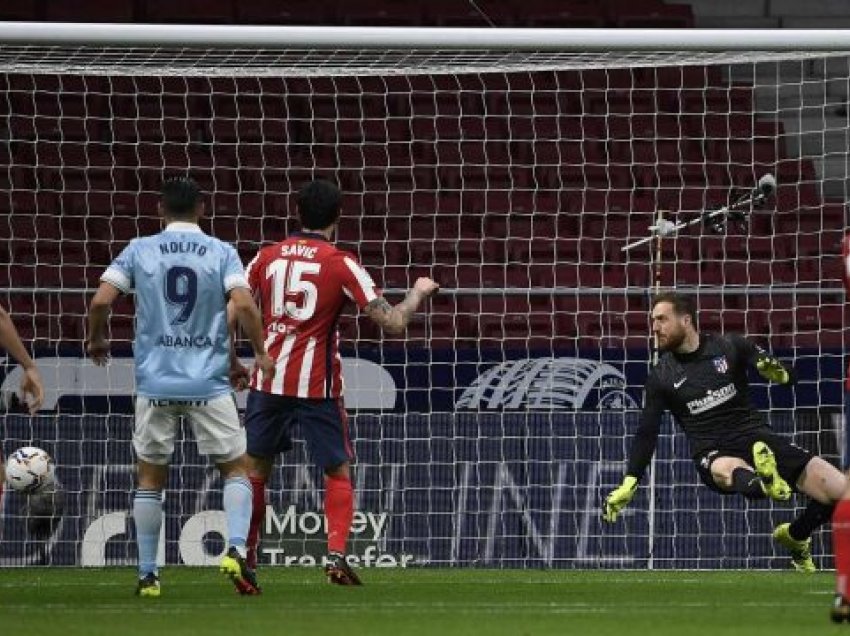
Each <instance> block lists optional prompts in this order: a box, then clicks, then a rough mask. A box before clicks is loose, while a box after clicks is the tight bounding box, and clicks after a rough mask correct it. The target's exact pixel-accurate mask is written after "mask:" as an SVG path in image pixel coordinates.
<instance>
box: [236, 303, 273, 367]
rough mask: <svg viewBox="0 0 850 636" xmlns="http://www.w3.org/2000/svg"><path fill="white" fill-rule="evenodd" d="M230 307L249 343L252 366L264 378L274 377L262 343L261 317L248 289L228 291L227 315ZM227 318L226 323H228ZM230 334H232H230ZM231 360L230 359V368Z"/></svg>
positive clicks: (269, 359) (271, 362)
mask: <svg viewBox="0 0 850 636" xmlns="http://www.w3.org/2000/svg"><path fill="white" fill-rule="evenodd" d="M231 307H232V312H233V315H234V317H235V319H236V322H237V323H238V324H239V326H240V327H242V331H243V332H244V334H245V337H246V338H247V339H248V342H250V343H251V348H252V349H253V350H254V364H255V365H256V366H257V367H258V368H259V369H260V371H262V372H263V374H264V375H265V376H266V377H269V378H271V377H274V373H275V365H274V360H272V359H271V356H269V354H268V352H267V351H266V345H265V343H264V342H263V317H262V316H261V315H260V310H259V308H258V307H257V303H255V302H254V298H253V297H252V296H251V292H250V290H249V289H247V288H245V287H235V288H233V289H231V290H230V293H229V302H228V313H230V311H231V309H230V308H231ZM229 320H230V319H229V318H228V322H229ZM231 334H232V332H231ZM230 343H231V344H230V347H231V356H235V353H236V352H235V350H234V349H233V346H234V345H233V338H232V337H231V339H230ZM232 364H233V358H232V357H231V366H232Z"/></svg>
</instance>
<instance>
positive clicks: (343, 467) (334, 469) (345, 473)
mask: <svg viewBox="0 0 850 636" xmlns="http://www.w3.org/2000/svg"><path fill="white" fill-rule="evenodd" d="M325 476H327V477H330V478H332V479H351V465H350V464H349V463H348V462H342V463H341V464H337V465H336V466H325Z"/></svg>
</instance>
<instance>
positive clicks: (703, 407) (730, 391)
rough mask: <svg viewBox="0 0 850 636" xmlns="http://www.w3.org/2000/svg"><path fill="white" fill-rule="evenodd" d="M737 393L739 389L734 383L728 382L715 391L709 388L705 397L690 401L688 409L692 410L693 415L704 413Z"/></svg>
mask: <svg viewBox="0 0 850 636" xmlns="http://www.w3.org/2000/svg"><path fill="white" fill-rule="evenodd" d="M737 394H738V389H736V388H735V385H734V384H727V385H726V386H724V387H723V388H721V389H717V390H714V391H712V390H710V389H709V390H708V391H707V392H706V394H705V397H704V398H699V399H698V400H691V401H690V402H688V410H689V411H690V412H691V415H697V414H699V413H704V412H705V411H709V410H711V409H713V408H714V407H715V406H719V405H721V404H724V403H725V402H728V401H729V400H731V399H732V398H733V397H735V396H736V395H737Z"/></svg>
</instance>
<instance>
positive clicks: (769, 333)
mask: <svg viewBox="0 0 850 636" xmlns="http://www.w3.org/2000/svg"><path fill="white" fill-rule="evenodd" d="M181 29H182V27H181ZM471 41H475V40H471ZM657 48H658V50H657V51H649V52H647V51H639V50H631V51H621V52H616V51H609V52H600V53H589V52H585V53H571V52H569V51H557V50H554V49H551V48H550V50H548V51H547V50H543V49H541V50H538V51H531V50H525V49H515V50H498V49H497V48H496V47H494V46H492V45H491V46H490V47H489V48H485V47H481V48H475V49H469V50H459V49H456V48H446V49H443V50H441V49H440V48H439V47H438V46H435V47H431V48H424V47H423V48H418V49H404V48H402V47H401V46H396V47H387V48H385V49H383V50H376V49H373V48H359V49H351V48H346V47H344V46H341V45H340V46H339V47H337V48H336V49H333V50H330V49H327V48H312V49H311V48H310V47H306V46H304V47H298V48H291V49H287V48H282V47H271V46H269V47H266V48H263V49H256V48H250V47H239V46H232V47H230V48H228V49H224V48H221V47H207V48H204V47H198V48H175V47H173V46H172V47H169V46H168V45H167V44H164V45H161V46H160V47H158V48H146V47H141V46H140V47H138V48H126V47H124V48H122V47H116V46H81V45H76V44H75V45H65V46H60V45H55V44H50V43H49V44H48V45H42V46H38V45H37V43H31V44H29V45H24V44H7V45H4V46H2V47H0V73H1V74H0V82H2V88H3V95H2V97H0V138H2V144H0V153H2V158H0V163H2V169H0V181H2V188H1V189H0V190H2V192H0V215H2V216H0V235H2V236H1V237H2V239H3V240H2V241H0V276H2V285H0V289H2V293H0V302H2V303H3V305H4V306H5V307H7V308H8V309H9V310H10V312H11V313H12V315H13V317H14V319H15V322H16V324H17V326H18V328H19V330H20V332H21V334H22V336H23V338H24V340H25V342H26V343H28V344H29V345H31V347H32V349H33V351H34V352H35V354H36V355H37V362H38V364H39V366H40V367H41V370H42V373H43V375H44V378H45V381H46V384H47V389H48V394H47V400H46V402H45V405H44V408H43V410H42V411H41V412H40V413H39V414H38V415H37V416H36V417H33V418H30V417H28V416H26V415H24V414H22V409H21V406H20V403H19V401H18V400H17V399H16V397H15V389H16V387H17V385H18V383H19V380H20V369H17V368H16V367H15V365H14V363H12V362H11V361H7V363H6V376H5V379H4V380H3V383H2V395H3V402H4V405H5V407H6V408H7V409H8V415H7V416H6V417H5V421H4V424H3V429H2V430H3V435H2V443H3V452H4V454H5V455H8V454H9V453H10V452H11V451H13V450H14V449H15V448H17V447H19V446H23V445H31V444H32V445H37V446H41V447H43V448H45V449H46V450H47V451H48V452H49V453H50V454H51V455H52V456H53V457H54V458H55V461H56V465H57V469H56V470H57V475H58V477H59V479H60V480H61V482H62V484H63V486H64V489H65V490H66V493H67V496H66V498H65V507H64V512H63V514H62V516H61V520H59V521H58V522H57V523H55V524H54V525H53V527H52V528H51V533H50V534H49V536H48V537H47V538H46V539H45V538H39V537H35V536H33V535H31V534H29V533H28V532H27V525H26V521H27V517H26V515H27V509H26V507H25V504H26V501H25V498H24V497H22V496H21V495H20V494H19V493H16V492H13V491H9V490H8V489H7V492H6V494H5V497H4V499H3V502H2V515H0V519H2V520H0V531H2V541H0V563H2V564H3V565H23V564H35V563H47V564H57V565H58V564H61V565H73V564H82V565H100V564H128V563H132V562H134V559H135V544H134V539H133V536H134V535H133V532H134V531H133V527H132V523H131V521H130V519H129V510H130V509H131V500H132V491H133V488H134V478H133V471H134V468H133V461H134V460H133V456H132V451H131V445H130V441H129V440H130V436H131V431H132V427H133V417H132V410H131V406H132V394H133V362H132V350H131V341H132V337H133V314H134V309H133V303H132V298H131V297H130V298H126V299H124V300H123V301H122V302H121V304H119V305H118V307H117V309H116V311H115V312H114V314H113V316H112V320H111V338H112V346H113V352H112V360H111V363H110V365H109V366H108V367H106V368H105V369H101V368H97V367H94V366H93V365H92V363H91V362H90V361H89V360H87V359H86V358H85V357H84V353H83V352H84V348H83V342H84V338H85V313H86V304H87V302H88V300H89V299H90V297H91V294H92V293H93V289H94V288H95V287H96V285H97V282H98V277H99V275H100V274H101V272H102V271H103V269H104V268H105V267H106V266H107V265H108V264H109V262H110V260H111V259H112V258H114V257H115V256H116V255H117V254H118V252H119V251H120V250H121V249H122V248H123V247H124V246H125V245H126V244H127V242H128V241H129V240H130V239H131V238H133V237H135V236H139V235H145V234H151V233H154V232H157V231H158V230H159V228H160V221H159V219H158V218H157V207H156V206H157V193H158V190H159V186H160V184H161V181H162V179H163V177H164V176H165V175H170V174H175V173H185V172H189V173H190V174H191V175H192V176H193V177H194V178H195V179H196V180H197V181H198V182H199V183H200V184H201V186H202V188H203V190H204V192H205V193H206V203H207V210H208V215H207V218H206V219H205V220H204V221H203V228H204V230H206V231H207V232H209V233H211V234H213V235H215V236H217V237H219V238H221V239H223V240H225V241H229V242H231V243H232V244H233V245H234V246H236V248H237V249H238V250H239V253H240V255H241V257H242V259H243V261H244V262H246V263H247V262H248V260H249V259H250V258H251V257H252V256H253V254H254V253H255V252H256V250H257V249H258V248H259V247H260V246H261V245H263V244H266V243H269V242H272V241H276V240H279V239H281V238H282V237H284V236H285V235H286V233H287V232H288V231H291V230H293V229H295V228H296V225H295V221H294V205H293V193H294V192H295V191H296V190H297V189H298V188H299V186H300V185H302V184H303V183H304V182H305V181H307V180H309V179H312V178H316V177H324V178H328V179H331V180H333V181H335V182H337V183H338V184H339V185H340V187H341V188H342V190H343V192H344V206H343V216H342V219H341V223H340V226H339V235H338V240H339V242H340V243H341V244H343V245H344V246H347V247H348V248H349V249H351V250H352V251H353V252H355V253H356V254H357V255H358V256H359V258H360V259H361V261H362V262H363V264H364V265H365V266H366V268H367V269H368V270H369V271H370V272H371V273H372V275H373V276H374V277H375V279H376V281H377V282H378V283H379V284H380V285H381V286H382V287H383V288H384V289H385V292H386V294H387V296H388V297H389V298H390V299H391V300H394V299H395V300H398V299H400V295H401V294H402V293H403V292H404V290H406V289H407V288H408V287H409V286H410V285H411V284H412V282H413V281H414V280H415V278H416V277H418V276H420V275H428V276H432V277H433V278H435V279H436V280H437V281H439V282H440V284H441V285H442V287H443V290H442V292H441V293H440V295H439V296H437V297H436V298H435V299H434V300H433V301H431V302H430V304H429V307H428V310H427V312H425V313H424V314H422V315H421V316H419V317H417V318H416V319H415V321H414V322H413V323H412V325H411V327H410V329H409V330H408V333H407V334H406V335H405V336H404V337H402V338H395V337H386V336H382V335H381V334H380V333H379V332H378V330H377V329H376V328H375V327H374V326H373V325H371V324H370V323H369V322H368V321H367V320H366V319H364V317H363V316H357V315H355V314H354V313H347V314H345V315H344V316H343V318H342V320H341V323H340V328H341V333H342V342H343V353H344V369H345V376H346V384H347V395H346V400H347V407H348V409H349V412H350V414H351V416H352V417H351V427H352V435H353V437H354V440H355V450H356V452H357V456H358V460H357V463H356V467H355V471H354V474H355V487H356V493H357V495H356V496H357V506H356V508H357V511H358V512H357V514H356V517H355V522H354V525H353V532H352V538H353V545H352V554H353V555H355V556H356V563H357V564H358V565H362V566H381V567H393V566H414V565H426V564H427V565H439V566H472V565H475V566H488V567H490V566H492V567H541V566H551V567H633V568H718V567H748V568H752V567H755V568H770V567H786V566H787V565H788V564H787V563H786V561H785V558H786V557H785V555H783V554H781V553H777V552H775V550H774V547H773V546H772V544H771V540H770V533H771V530H772V528H773V527H774V526H775V525H776V524H777V523H780V522H782V521H788V520H790V519H791V518H792V517H793V514H794V509H793V507H792V506H791V505H785V506H773V505H772V504H770V503H758V502H757V503H749V504H747V503H745V502H743V501H742V500H741V499H740V498H737V497H728V498H724V497H720V496H718V495H716V494H714V493H712V492H709V491H708V490H707V489H706V488H704V487H702V486H700V485H699V482H698V479H697V475H696V473H695V471H694V469H693V466H692V463H691V461H690V460H689V458H688V450H687V446H686V444H685V441H684V439H683V437H682V436H681V435H680V434H679V433H678V432H676V431H675V429H674V426H673V424H672V422H669V421H668V422H666V423H665V426H664V429H663V434H662V437H661V438H660V440H659V445H658V451H657V455H656V461H655V462H654V464H653V469H652V474H651V476H649V475H648V476H647V477H646V478H645V479H644V480H643V483H642V484H641V488H640V490H639V492H638V495H637V496H636V498H635V500H634V502H633V503H632V505H631V506H630V507H629V508H628V509H627V512H626V513H625V515H624V517H623V518H622V519H621V520H620V521H618V522H617V524H615V525H604V524H602V523H601V521H600V510H599V504H600V503H601V500H602V498H603V496H604V494H605V493H606V492H607V491H609V490H610V489H611V488H612V487H614V486H615V485H616V484H618V483H619V481H620V479H621V477H622V474H623V471H624V458H625V453H626V450H627V447H628V441H629V439H630V437H631V435H632V434H633V432H634V430H635V428H636V426H637V422H638V417H639V408H640V405H641V401H642V386H643V381H644V379H645V377H646V374H647V371H648V369H649V367H650V360H651V340H650V338H649V325H648V319H647V314H648V310H649V304H648V301H649V298H650V297H651V295H652V293H653V288H654V285H655V279H654V271H655V267H656V266H658V267H659V268H660V269H659V271H660V284H661V285H662V286H663V287H665V288H668V287H672V286H675V287H676V288H677V289H680V290H684V291H689V292H691V293H692V294H693V295H694V296H695V297H696V299H697V300H698V306H699V310H700V327H701V328H702V330H703V331H713V332H720V331H730V332H731V331H734V332H739V333H742V334H745V335H747V336H749V337H751V338H753V339H754V340H755V341H756V342H758V343H760V344H762V345H765V346H767V347H769V348H771V349H772V350H773V351H774V352H776V353H777V354H778V356H779V357H780V358H782V359H783V360H785V361H788V362H791V363H793V364H794V365H795V367H796V368H797V370H798V373H799V376H800V382H799V384H798V385H797V387H796V388H794V389H787V388H782V387H780V388H770V389H769V388H768V387H767V386H765V385H764V384H763V383H762V382H761V381H759V380H758V379H757V378H756V377H754V378H753V400H754V403H755V404H756V405H757V406H758V407H759V408H760V409H761V410H763V411H764V412H765V414H766V417H767V418H768V420H769V421H770V423H771V425H772V426H773V427H774V428H776V429H777V430H778V431H779V432H781V433H782V434H783V435H787V436H789V437H790V438H793V439H794V441H796V442H798V443H800V444H801V445H803V446H805V447H807V448H810V449H812V450H813V451H816V452H818V453H821V454H823V455H825V456H826V457H827V458H830V459H833V460H835V461H838V458H839V456H840V455H841V454H842V453H841V447H842V444H843V441H842V435H841V433H840V431H842V430H843V411H842V399H843V392H842V380H843V373H844V370H843V368H842V367H843V355H844V350H845V346H846V342H845V330H844V326H843V325H844V323H843V321H842V313H843V305H844V296H843V293H844V292H843V289H842V284H841V261H840V242H841V239H842V236H843V230H844V226H845V204H844V201H845V199H846V183H847V176H848V175H847V134H848V123H847V122H848V120H847V116H848V114H847V99H848V85H850V68H848V58H847V56H846V55H845V54H842V53H840V52H839V53H819V52H812V51H792V52H774V53H768V52H758V51H732V50H728V51H705V52H700V51H694V52H664V51H663V50H661V49H663V48H664V42H663V41H660V42H658V47H657ZM765 174H772V175H774V176H775V178H776V180H777V183H778V188H777V191H776V196H775V198H774V199H773V200H772V201H771V202H769V203H768V204H767V205H766V206H764V207H762V208H761V209H754V210H752V211H751V212H749V211H748V214H747V215H746V216H747V220H748V228H743V227H741V226H740V225H737V224H734V223H730V224H729V225H728V226H727V227H725V228H723V231H722V232H721V233H716V232H714V231H713V230H712V228H710V227H708V226H707V225H704V224H697V225H696V226H695V227H693V228H691V229H690V230H688V231H685V232H682V233H681V234H679V235H678V236H677V237H667V238H665V239H663V241H662V244H661V245H660V246H659V245H657V242H656V241H655V240H653V241H650V242H649V243H647V244H645V245H643V246H641V247H638V248H635V249H632V250H628V251H623V249H622V248H623V247H624V246H625V245H627V244H628V243H631V242H634V241H636V240H639V239H641V238H644V237H647V236H650V235H651V232H650V230H649V229H648V227H649V226H650V225H652V224H653V223H654V222H655V218H656V216H657V213H658V211H659V210H663V211H664V215H665V218H666V219H669V220H671V221H674V222H675V221H682V220H684V221H687V220H690V219H693V218H696V217H698V216H700V215H701V214H702V212H703V211H705V210H710V209H712V208H714V207H716V206H721V205H723V204H725V203H727V202H728V201H729V200H730V199H734V198H735V197H737V196H739V195H740V194H742V193H746V192H747V191H749V190H750V189H751V188H753V187H754V186H755V184H756V182H757V181H758V179H759V178H760V177H762V176H763V175H765ZM659 248H660V249H659ZM658 254H660V259H658ZM240 400H242V402H240V403H242V404H244V396H243V397H241V398H240ZM321 484H322V482H321V476H320V473H319V472H318V471H317V470H316V469H314V468H313V466H312V463H311V461H310V460H309V458H308V457H306V454H305V452H304V448H303V447H302V445H301V444H300V443H299V444H298V445H297V446H296V449H295V450H294V451H293V452H291V453H290V454H288V455H286V456H285V457H284V458H283V462H282V464H281V465H280V467H279V468H278V469H277V470H276V471H275V473H274V478H273V482H272V487H271V493H270V503H269V505H270V509H269V513H270V514H269V515H268V517H267V519H268V521H267V524H266V527H265V533H264V538H263V550H262V556H261V560H262V562H264V563H266V564H277V565H311V564H314V563H315V562H316V557H317V556H318V555H320V554H322V553H323V551H324V532H325V530H324V520H323V517H322V505H321V501H322V497H321ZM795 503H796V505H797V506H799V505H800V503H801V502H800V501H799V500H797V501H796V502H795ZM220 507H221V501H220V483H219V482H218V477H217V474H216V473H215V471H214V470H213V469H212V468H211V467H210V466H208V465H207V464H206V463H205V461H204V460H203V459H201V458H200V457H199V456H198V455H197V452H196V449H195V447H194V443H193V442H192V441H191V438H189V437H187V436H185V435H184V436H183V437H181V441H180V443H179V445H178V449H177V451H176V453H175V457H174V461H173V468H172V469H171V473H170V478H169V486H168V490H167V493H166V523H165V527H164V536H163V540H162V549H161V558H162V559H163V560H164V561H165V562H167V563H189V564H203V563H211V562H213V561H214V560H215V558H216V557H217V555H218V554H219V553H220V551H221V550H222V548H223V545H224V543H223V539H222V536H221V533H222V532H223V531H224V526H223V524H222V520H221V513H220V512H217V511H218V509H220ZM829 553H830V550H829V547H828V545H826V544H825V541H824V538H822V537H819V538H818V540H817V541H816V544H815V554H816V560H819V561H820V564H821V565H824V566H828V565H830V564H831V561H830V559H829V558H828V555H829Z"/></svg>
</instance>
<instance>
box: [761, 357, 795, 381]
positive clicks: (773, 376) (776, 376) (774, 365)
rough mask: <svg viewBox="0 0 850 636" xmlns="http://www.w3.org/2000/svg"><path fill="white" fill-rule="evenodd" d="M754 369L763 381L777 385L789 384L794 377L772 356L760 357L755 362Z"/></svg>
mask: <svg viewBox="0 0 850 636" xmlns="http://www.w3.org/2000/svg"><path fill="white" fill-rule="evenodd" d="M756 369H758V372H759V375H760V376H761V377H763V378H764V379H765V380H770V381H771V382H776V383H777V384H789V383H791V382H793V380H794V376H793V375H792V373H791V371H789V370H788V369H786V368H785V367H784V366H782V363H781V362H780V361H779V360H777V359H776V358H774V357H773V356H762V357H761V358H759V359H758V360H757V361H756Z"/></svg>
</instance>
